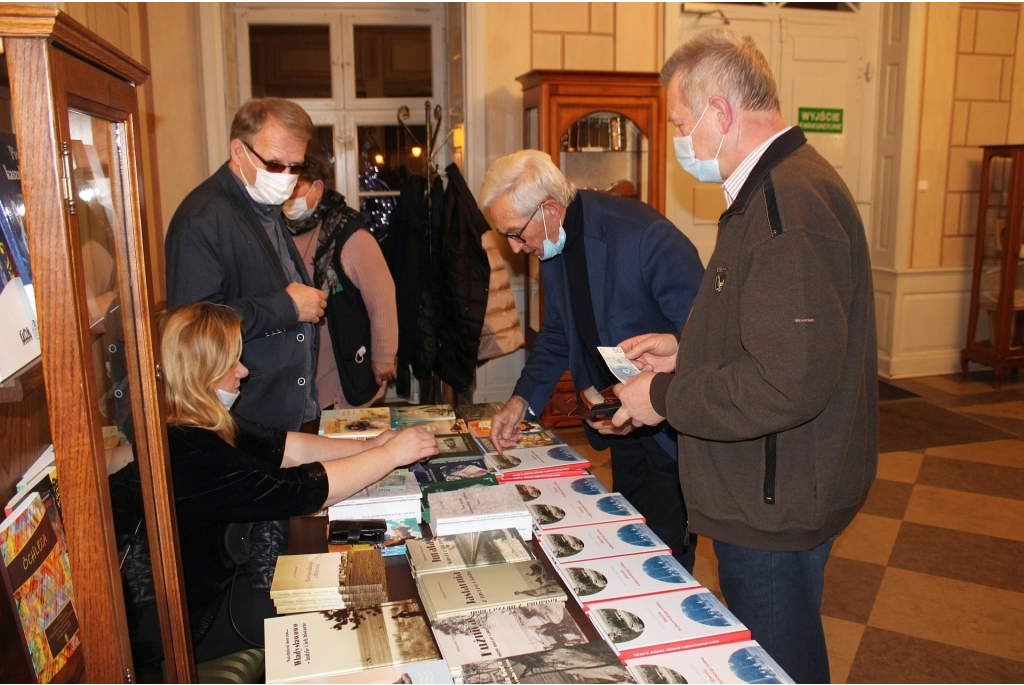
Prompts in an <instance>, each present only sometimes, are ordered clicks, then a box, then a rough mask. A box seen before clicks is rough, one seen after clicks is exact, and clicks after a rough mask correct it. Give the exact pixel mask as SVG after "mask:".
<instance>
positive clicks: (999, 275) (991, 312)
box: [974, 156, 1019, 345]
mask: <svg viewBox="0 0 1024 685" xmlns="http://www.w3.org/2000/svg"><path fill="white" fill-rule="evenodd" d="M1012 170H1013V159H1012V158H1011V157H1001V156H993V157H992V158H991V159H990V160H989V187H988V191H989V192H988V203H987V205H986V206H985V207H984V208H983V211H984V224H983V226H982V227H981V230H982V231H983V233H984V242H983V243H982V245H983V248H982V256H981V274H980V281H979V283H978V302H977V307H978V322H977V324H976V326H975V329H974V342H975V343H982V344H987V345H992V344H993V337H992V336H994V335H996V334H997V331H996V330H995V329H996V321H997V318H998V317H997V312H996V305H997V304H998V302H999V290H1000V287H1001V286H1002V280H1003V270H1002V267H1003V257H1004V252H1003V251H1004V249H1006V239H1007V228H1008V225H1007V219H1008V215H1009V196H1010V179H1011V177H1012V174H1011V172H1012ZM1018 249H1019V248H1018Z"/></svg>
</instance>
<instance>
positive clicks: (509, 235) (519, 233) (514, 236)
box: [498, 202, 544, 243]
mask: <svg viewBox="0 0 1024 685" xmlns="http://www.w3.org/2000/svg"><path fill="white" fill-rule="evenodd" d="M543 206H544V203H543V202H541V203H540V204H539V205H537V209H535V210H533V214H531V215H530V218H529V219H528V220H527V222H526V223H525V224H523V227H522V228H520V229H519V230H518V231H516V232H515V233H502V232H501V231H498V235H500V236H502V237H505V238H508V239H509V240H517V241H519V242H521V243H525V242H526V241H525V240H523V238H522V235H523V232H525V231H526V229H527V227H529V225H530V222H532V221H533V217H535V216H537V211H538V210H539V209H540V208H541V207H543Z"/></svg>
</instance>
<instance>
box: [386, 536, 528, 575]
mask: <svg viewBox="0 0 1024 685" xmlns="http://www.w3.org/2000/svg"><path fill="white" fill-rule="evenodd" d="M406 554H407V555H408V557H409V566H410V568H411V569H412V572H413V575H419V574H421V573H435V572H437V571H451V570H454V569H458V568H473V567H476V566H493V565H495V564H507V563H509V562H512V561H529V560H531V559H534V558H535V557H534V555H533V552H531V551H530V548H529V547H528V546H527V545H526V542H524V541H523V538H522V536H521V535H520V534H519V532H518V531H517V530H516V529H515V528H498V529H495V530H487V531H477V532H472V533H463V534H462V535H436V536H434V537H432V538H430V539H429V540H422V539H421V540H409V542H408V543H406Z"/></svg>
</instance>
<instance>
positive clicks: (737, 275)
mask: <svg viewBox="0 0 1024 685" xmlns="http://www.w3.org/2000/svg"><path fill="white" fill-rule="evenodd" d="M662 80H663V82H664V83H666V85H667V88H668V111H669V118H670V120H671V122H672V124H673V125H675V127H676V134H677V137H676V139H675V146H676V156H677V157H678V159H679V162H680V164H681V165H682V166H683V168H684V169H686V170H687V171H688V172H690V173H691V174H693V175H694V176H696V177H697V178H698V179H699V180H702V181H708V182H717V183H722V188H723V190H724V192H725V198H726V204H727V205H728V208H727V209H726V211H725V213H724V214H722V216H721V218H720V220H719V232H718V242H717V245H716V247H715V252H714V254H713V255H712V256H711V260H710V263H709V264H708V266H707V270H706V271H705V274H704V280H703V282H702V283H701V286H700V290H699V291H698V293H697V297H696V299H695V300H694V303H693V310H692V312H691V313H690V318H689V319H688V321H687V323H686V326H685V327H684V328H683V330H682V332H681V334H680V336H679V339H678V341H677V340H676V338H675V337H674V336H671V335H664V334H660V335H643V336H637V337H635V338H631V339H629V340H626V341H624V342H622V343H621V346H622V347H623V349H624V350H626V351H627V355H628V356H629V357H630V358H631V359H633V360H634V361H635V362H636V363H637V364H638V365H639V366H642V367H644V368H645V369H646V371H645V372H644V373H642V374H640V375H639V376H636V377H634V378H632V379H630V382H629V384H628V385H625V386H621V385H620V386H617V390H618V394H619V397H620V398H621V399H622V404H623V408H622V409H620V410H619V412H618V413H617V414H616V416H615V417H614V419H613V420H614V422H615V423H616V424H624V423H626V422H627V421H630V420H631V421H632V422H633V423H634V424H635V425H656V424H658V423H660V422H662V421H664V420H665V419H666V418H667V420H668V423H669V424H670V425H671V426H672V427H673V428H675V429H676V430H677V431H678V432H679V475H680V481H681V484H682V489H683V494H684V496H685V498H686V503H687V507H688V510H689V526H690V530H691V531H693V532H695V533H698V534H700V535H706V536H708V537H709V538H711V539H712V540H714V548H715V553H716V555H717V557H718V563H719V580H720V583H721V588H722V594H723V595H724V597H725V599H726V602H727V603H728V605H729V608H730V609H731V610H732V611H733V613H735V614H736V616H737V617H738V618H739V619H740V620H741V621H743V622H744V623H745V624H746V625H747V626H748V627H749V628H750V630H751V633H752V637H753V638H754V639H755V640H757V641H758V642H760V643H761V644H762V645H763V646H764V648H765V649H766V650H767V651H768V653H769V654H771V655H772V656H773V657H774V658H775V659H776V661H778V662H779V664H780V665H781V666H782V667H783V668H784V669H785V670H786V671H787V672H788V673H789V674H790V676H792V677H793V678H794V680H796V681H797V682H829V666H828V653H827V651H826V648H825V637H824V632H823V630H822V623H821V597H822V589H823V584H824V569H825V562H826V561H827V559H828V555H829V552H830V551H831V548H832V542H833V540H834V539H835V537H836V536H837V535H838V534H839V533H840V532H842V530H843V529H844V528H845V527H846V526H847V525H848V524H849V523H850V521H851V520H853V517H854V515H855V514H856V513H857V511H858V510H859V509H860V507H861V505H862V504H863V503H864V500H865V498H866V497H867V493H868V489H869V487H870V486H871V483H872V481H873V479H874V476H875V467H876V464H877V457H878V454H877V453H878V395H877V392H878V391H877V385H876V383H877V353H876V343H875V315H874V307H873V298H874V295H873V291H872V285H871V265H870V263H869V260H868V248H867V243H866V240H865V235H864V227H863V224H862V223H861V220H860V216H859V214H858V211H857V206H856V203H855V202H854V199H853V198H852V197H851V196H850V192H849V190H847V188H846V185H845V184H844V183H843V181H842V180H841V179H840V178H839V176H838V174H836V172H835V170H834V169H833V168H832V167H831V165H829V164H828V162H826V161H825V160H824V159H823V158H822V157H821V156H820V155H819V154H818V153H817V152H815V150H814V149H813V148H812V147H811V146H810V145H808V144H807V142H806V139H805V138H804V135H803V132H802V131H801V130H800V129H799V128H795V127H794V128H788V127H786V125H785V124H784V123H783V120H782V116H781V113H780V110H779V101H778V94H777V89H776V86H775V81H774V79H773V78H772V75H771V71H770V69H769V67H768V64H767V62H766V60H765V59H764V56H763V55H761V53H760V52H759V51H758V50H757V48H755V47H754V44H753V42H752V41H751V40H750V39H749V38H745V37H743V36H741V35H740V34H738V33H736V32H735V31H733V30H731V29H725V28H721V29H713V30H710V31H706V32H704V33H702V34H700V35H698V36H696V37H695V38H693V39H692V40H691V41H689V42H687V43H686V44H684V45H683V46H682V47H681V48H679V50H677V51H676V52H675V54H673V55H672V57H671V58H669V60H668V61H667V62H666V64H665V67H664V68H663V69H662Z"/></svg>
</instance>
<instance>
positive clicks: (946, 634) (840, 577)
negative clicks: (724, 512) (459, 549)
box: [559, 372, 1024, 683]
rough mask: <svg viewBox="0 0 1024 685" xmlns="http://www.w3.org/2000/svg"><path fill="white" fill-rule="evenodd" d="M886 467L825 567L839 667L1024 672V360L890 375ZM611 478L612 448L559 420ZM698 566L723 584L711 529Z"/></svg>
mask: <svg viewBox="0 0 1024 685" xmlns="http://www.w3.org/2000/svg"><path fill="white" fill-rule="evenodd" d="M890 383H892V384H893V385H896V386H897V387H901V388H904V389H906V390H910V391H912V392H914V393H917V394H918V395H920V398H913V399H903V400H894V401H891V402H885V403H883V404H882V411H881V423H882V425H881V428H880V434H881V438H880V442H881V449H882V450H883V451H882V453H881V454H880V455H879V463H878V476H877V478H876V480H875V483H874V485H873V486H872V489H871V493H870V495H869V496H868V500H867V502H866V503H865V505H864V507H863V509H862V510H861V512H860V513H859V514H858V515H857V517H856V519H854V521H853V523H852V524H851V525H850V527H849V528H848V529H847V530H846V531H845V532H844V533H843V535H842V536H840V538H839V539H838V540H837V541H836V543H835V546H834V547H833V550H832V556H831V558H830V559H829V562H828V565H827V566H826V568H825V576H826V582H825V597H824V601H823V603H822V615H823V617H824V622H825V632H826V636H827V639H828V647H829V658H830V662H831V666H832V679H833V682H836V683H844V682H849V683H870V682H905V683H906V682H911V683H913V682H921V683H924V682H944V683H950V682H964V683H966V682H1024V374H1019V375H1018V378H1016V379H1014V378H1012V377H1011V378H1009V379H1004V381H1003V388H1002V389H1001V390H998V391H996V390H994V389H993V387H992V374H991V373H990V372H988V373H984V372H983V373H976V374H971V375H970V376H969V377H968V378H966V379H962V378H960V377H959V376H936V377H929V378H917V379H907V380H897V381H890ZM559 433H560V434H561V435H562V436H563V437H564V438H565V439H566V441H567V442H569V443H570V444H572V445H573V446H574V447H576V448H577V449H579V450H580V451H581V452H583V453H584V454H585V455H586V456H587V457H588V458H589V459H590V460H591V463H592V464H593V468H592V469H591V470H592V472H593V473H594V474H595V475H596V476H597V477H598V478H599V479H600V480H601V482H603V483H604V484H605V485H606V486H607V487H609V488H610V487H611V466H610V463H609V455H608V453H607V452H595V451H593V450H592V449H590V447H589V446H588V445H587V444H586V439H585V437H584V436H583V433H582V430H581V429H570V430H565V429H563V430H560V431H559ZM694 575H695V576H696V577H697V579H698V580H699V581H701V583H703V584H704V585H706V586H707V587H709V588H711V589H712V590H714V591H716V593H717V591H718V582H717V581H718V569H717V562H716V559H715V555H714V552H713V551H712V548H711V544H710V541H708V540H706V539H701V541H700V544H699V545H698V548H697V563H696V566H695V568H694Z"/></svg>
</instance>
